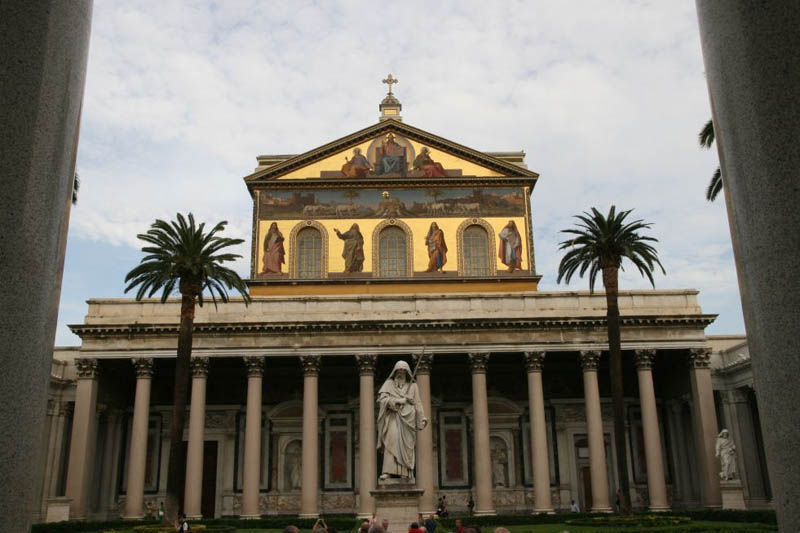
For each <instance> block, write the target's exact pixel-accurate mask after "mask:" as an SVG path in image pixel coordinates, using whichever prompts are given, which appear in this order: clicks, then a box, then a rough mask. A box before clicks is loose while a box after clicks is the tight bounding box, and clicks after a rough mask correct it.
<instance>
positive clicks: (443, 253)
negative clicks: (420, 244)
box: [425, 222, 447, 274]
mask: <svg viewBox="0 0 800 533" xmlns="http://www.w3.org/2000/svg"><path fill="white" fill-rule="evenodd" d="M425 247H426V248H427V249H428V269H427V270H426V271H425V272H434V271H438V272H441V273H442V274H444V265H445V264H446V263H447V244H445V242H444V232H443V231H442V230H441V229H439V225H438V224H437V223H436V222H431V227H430V229H428V235H427V236H426V237H425Z"/></svg>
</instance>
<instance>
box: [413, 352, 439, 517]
mask: <svg viewBox="0 0 800 533" xmlns="http://www.w3.org/2000/svg"><path fill="white" fill-rule="evenodd" d="M419 357H421V358H422V360H421V361H420V362H419V365H418V366H417V389H418V391H419V397H420V400H422V408H423V409H424V411H425V416H426V417H427V418H428V425H427V426H425V429H423V430H421V431H418V432H417V473H416V478H417V488H419V489H422V490H423V491H424V492H423V493H422V495H421V496H420V497H419V512H420V513H422V514H423V515H424V516H428V515H429V514H432V513H435V512H436V488H435V487H434V486H433V424H432V420H433V413H432V412H431V364H432V363H433V356H432V355H424V354H423V355H420V356H419Z"/></svg>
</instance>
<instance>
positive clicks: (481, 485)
mask: <svg viewBox="0 0 800 533" xmlns="http://www.w3.org/2000/svg"><path fill="white" fill-rule="evenodd" d="M488 363H489V354H488V353H470V354H469V366H470V372H471V373H472V434H473V446H472V450H473V453H474V455H475V456H474V458H473V459H474V467H473V472H474V473H475V514H476V515H493V514H495V509H494V501H493V500H492V452H491V448H490V445H489V403H488V401H487V394H486V369H487V366H488Z"/></svg>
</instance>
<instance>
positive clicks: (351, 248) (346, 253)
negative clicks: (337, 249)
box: [333, 224, 364, 272]
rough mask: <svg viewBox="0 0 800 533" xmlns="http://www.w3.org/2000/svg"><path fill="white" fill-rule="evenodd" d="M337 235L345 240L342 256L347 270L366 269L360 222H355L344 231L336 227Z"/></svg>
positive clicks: (357, 270)
mask: <svg viewBox="0 0 800 533" xmlns="http://www.w3.org/2000/svg"><path fill="white" fill-rule="evenodd" d="M333 231H335V232H336V236H337V237H339V238H340V239H342V240H343V241H344V248H343V249H342V257H343V258H344V271H345V272H361V271H362V270H364V236H363V235H361V230H359V229H358V224H353V225H352V226H350V229H349V230H347V231H345V232H344V233H342V232H340V231H339V230H338V229H336V228H334V229H333Z"/></svg>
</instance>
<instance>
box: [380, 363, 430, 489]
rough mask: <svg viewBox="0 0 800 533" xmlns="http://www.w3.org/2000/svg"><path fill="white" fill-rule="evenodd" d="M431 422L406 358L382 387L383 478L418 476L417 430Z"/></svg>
mask: <svg viewBox="0 0 800 533" xmlns="http://www.w3.org/2000/svg"><path fill="white" fill-rule="evenodd" d="M427 425H428V419H427V418H425V413H424V411H423V409H422V402H421V400H420V397H419V391H418V390H417V384H416V383H415V382H414V381H413V379H412V375H411V369H410V368H409V366H408V363H406V362H405V361H398V362H397V364H395V365H394V368H393V369H392V373H391V374H389V377H388V378H387V379H386V381H384V383H383V385H382V386H381V388H380V390H379V391H378V428H377V429H378V449H379V450H380V449H383V467H382V468H381V479H387V478H390V477H398V478H413V477H414V460H415V457H414V447H415V445H416V443H417V431H419V430H421V429H424V428H425V426H427Z"/></svg>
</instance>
